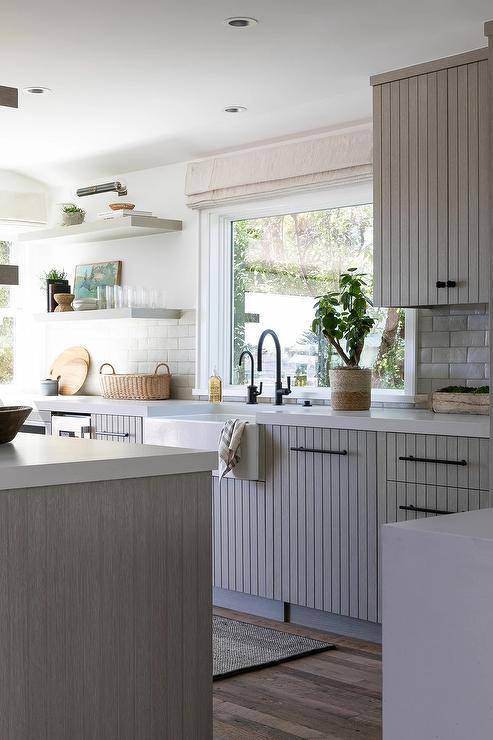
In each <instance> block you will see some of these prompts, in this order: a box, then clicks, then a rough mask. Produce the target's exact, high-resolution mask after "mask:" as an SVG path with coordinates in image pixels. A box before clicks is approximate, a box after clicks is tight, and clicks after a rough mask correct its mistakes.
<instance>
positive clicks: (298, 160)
mask: <svg viewBox="0 0 493 740" xmlns="http://www.w3.org/2000/svg"><path fill="white" fill-rule="evenodd" d="M371 172H372V131H371V128H370V126H365V127H364V128H358V129H356V130H352V131H345V132H342V133H341V132H338V133H332V134H324V135H323V136H317V137H311V138H306V139H303V140H300V141H294V142H293V141H291V142H289V143H286V144H276V145H274V146H267V147H262V148H258V149H253V150H250V151H246V152H241V153H239V154H232V155H227V156H221V157H214V158H212V159H204V160H201V161H197V162H191V163H190V164H189V165H188V168H187V175H186V184H185V193H186V195H187V203H188V205H189V206H190V207H191V208H207V207H210V206H213V205H221V204H224V203H228V202H230V201H234V200H244V199H248V198H254V197H258V196H268V195H277V194H281V193H282V192H289V191H292V190H303V189H307V188H313V187H323V186H324V185H329V184H335V183H341V184H343V183H346V182H357V181H359V180H365V179H368V178H369V177H371Z"/></svg>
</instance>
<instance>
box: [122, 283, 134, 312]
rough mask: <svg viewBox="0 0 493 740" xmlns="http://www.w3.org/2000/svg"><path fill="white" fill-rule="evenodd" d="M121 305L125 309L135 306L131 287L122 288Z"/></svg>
mask: <svg viewBox="0 0 493 740" xmlns="http://www.w3.org/2000/svg"><path fill="white" fill-rule="evenodd" d="M123 304H124V306H125V308H133V307H134V306H136V305H137V304H136V301H135V289H134V288H132V286H131V285H124V286H123Z"/></svg>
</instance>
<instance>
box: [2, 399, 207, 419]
mask: <svg viewBox="0 0 493 740" xmlns="http://www.w3.org/2000/svg"><path fill="white" fill-rule="evenodd" d="M2 400H3V403H4V405H5V406H7V405H15V404H26V405H27V406H32V407H33V408H34V409H37V410H38V411H61V412H64V413H70V414H121V415H123V416H163V414H164V413H167V410H171V409H173V408H176V407H179V408H181V406H182V405H183V403H186V402H184V401H175V400H169V401H116V400H113V399H111V398H103V397H102V396H38V395H30V394H17V395H15V396H12V397H10V398H9V396H3V398H2ZM188 403H201V402H200V401H189V402H188Z"/></svg>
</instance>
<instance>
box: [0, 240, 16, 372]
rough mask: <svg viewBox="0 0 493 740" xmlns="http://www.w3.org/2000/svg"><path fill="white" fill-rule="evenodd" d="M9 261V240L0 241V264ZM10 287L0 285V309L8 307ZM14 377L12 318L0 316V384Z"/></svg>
mask: <svg viewBox="0 0 493 740" xmlns="http://www.w3.org/2000/svg"><path fill="white" fill-rule="evenodd" d="M9 262H10V242H5V241H0V264H3V265H8V264H9ZM9 303H10V288H8V287H6V286H0V309H6V308H8V306H9ZM13 379H14V319H13V318H12V317H11V316H4V317H3V319H2V317H1V316H0V385H1V384H4V383H12V381H13Z"/></svg>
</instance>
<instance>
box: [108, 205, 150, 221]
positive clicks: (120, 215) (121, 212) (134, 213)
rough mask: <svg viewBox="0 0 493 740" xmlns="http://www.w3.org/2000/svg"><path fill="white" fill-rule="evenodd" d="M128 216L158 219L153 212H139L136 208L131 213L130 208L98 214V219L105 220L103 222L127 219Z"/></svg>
mask: <svg viewBox="0 0 493 740" xmlns="http://www.w3.org/2000/svg"><path fill="white" fill-rule="evenodd" d="M127 216H149V217H150V218H157V216H153V215H152V211H137V210H136V209H135V208H134V209H133V210H131V211H130V210H128V208H122V209H121V210H119V211H103V212H102V213H98V218H101V219H103V221H106V220H109V219H114V218H125V217H127Z"/></svg>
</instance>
